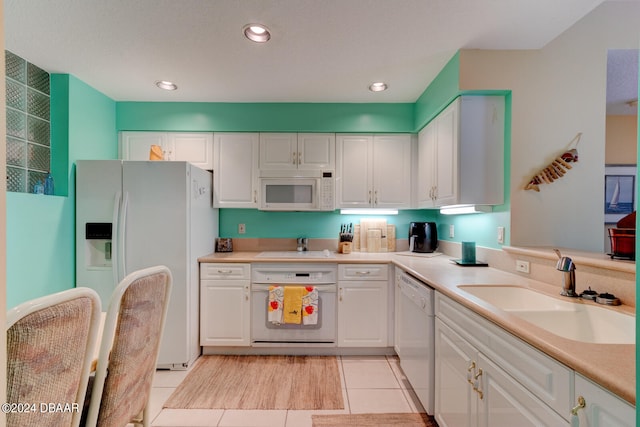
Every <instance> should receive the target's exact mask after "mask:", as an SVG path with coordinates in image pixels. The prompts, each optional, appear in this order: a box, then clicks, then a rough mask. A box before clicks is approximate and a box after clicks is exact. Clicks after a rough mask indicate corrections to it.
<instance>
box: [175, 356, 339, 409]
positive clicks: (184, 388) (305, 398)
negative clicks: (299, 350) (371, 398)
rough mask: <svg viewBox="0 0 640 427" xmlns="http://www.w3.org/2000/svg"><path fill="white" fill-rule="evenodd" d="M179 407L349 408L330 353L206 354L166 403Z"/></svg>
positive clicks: (336, 363) (336, 367) (335, 363)
mask: <svg viewBox="0 0 640 427" xmlns="http://www.w3.org/2000/svg"><path fill="white" fill-rule="evenodd" d="M164 407H165V408H173V409H305V410H316V409H344V402H343V400H342V388H341V383H340V371H339V369H338V362H337V359H336V358H335V357H327V356H233V355H231V356H202V357H200V358H199V359H198V360H197V361H196V363H195V364H194V366H193V368H192V370H191V372H190V373H189V375H187V377H186V378H185V380H184V381H183V382H182V383H181V384H180V386H178V388H176V390H175V391H174V392H173V394H172V395H171V396H170V397H169V399H168V400H167V401H166V402H165V404H164Z"/></svg>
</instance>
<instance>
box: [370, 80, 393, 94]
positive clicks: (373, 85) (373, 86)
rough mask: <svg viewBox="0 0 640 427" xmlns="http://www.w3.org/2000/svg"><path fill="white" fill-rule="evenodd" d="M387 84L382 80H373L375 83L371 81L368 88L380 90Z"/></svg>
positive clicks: (374, 90) (384, 88) (375, 90)
mask: <svg viewBox="0 0 640 427" xmlns="http://www.w3.org/2000/svg"><path fill="white" fill-rule="evenodd" d="M387 87H388V86H387V84H386V83H384V82H375V83H371V86H369V90H370V91H371V92H382V91H383V90H387Z"/></svg>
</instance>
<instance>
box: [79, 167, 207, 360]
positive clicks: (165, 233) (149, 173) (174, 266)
mask: <svg viewBox="0 0 640 427" xmlns="http://www.w3.org/2000/svg"><path fill="white" fill-rule="evenodd" d="M212 200H213V197H212V174H211V172H210V171H205V170H203V169H200V168H198V167H196V166H193V165H192V164H190V163H188V162H163V161H157V162H151V161H122V160H79V161H77V163H76V286H86V287H89V288H93V289H95V290H96V291H97V292H98V294H99V295H100V297H101V299H102V306H103V307H104V309H105V310H106V307H107V305H108V304H109V299H110V297H111V293H112V292H113V290H114V288H115V286H116V285H117V284H118V283H119V281H120V280H122V278H123V277H125V276H126V275H127V274H129V273H131V272H133V271H135V270H138V269H142V268H146V267H150V266H153V265H158V264H163V265H166V266H167V267H169V269H170V270H171V273H172V275H173V289H172V291H171V300H170V302H169V310H168V314H167V320H166V323H165V329H164V335H163V338H162V343H161V346H160V355H159V357H158V368H169V369H186V368H187V367H188V366H189V365H190V364H191V363H192V362H193V361H194V360H195V359H196V358H197V357H198V356H199V354H200V343H199V308H200V304H199V295H200V293H199V289H200V286H199V277H198V261H197V260H198V257H200V256H203V255H206V254H208V253H211V252H213V251H214V241H215V238H216V236H217V234H218V210H217V209H214V208H213V203H212Z"/></svg>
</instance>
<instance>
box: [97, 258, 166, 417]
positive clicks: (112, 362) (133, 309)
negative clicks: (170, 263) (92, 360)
mask: <svg viewBox="0 0 640 427" xmlns="http://www.w3.org/2000/svg"><path fill="white" fill-rule="evenodd" d="M172 282H173V279H172V276H171V272H170V271H169V269H168V268H167V267H164V266H156V267H151V268H147V269H144V270H139V271H136V272H133V273H131V274H129V275H128V276H127V277H125V278H124V279H123V280H122V282H120V284H119V285H118V286H117V287H116V289H115V291H114V292H113V295H112V297H111V302H110V303H109V310H108V311H107V317H106V320H105V324H104V332H103V335H102V343H101V345H100V355H99V358H98V365H97V367H96V374H95V380H94V382H93V387H92V389H91V397H90V404H89V411H88V414H87V420H86V425H87V426H102V427H122V426H125V425H127V423H133V424H136V425H143V426H149V425H150V424H151V420H150V419H149V397H150V394H151V385H152V382H153V375H154V374H155V370H156V363H157V359H158V352H159V348H160V341H161V339H162V331H163V329H164V323H165V318H166V315H167V307H168V305H169V297H170V295H171V286H172Z"/></svg>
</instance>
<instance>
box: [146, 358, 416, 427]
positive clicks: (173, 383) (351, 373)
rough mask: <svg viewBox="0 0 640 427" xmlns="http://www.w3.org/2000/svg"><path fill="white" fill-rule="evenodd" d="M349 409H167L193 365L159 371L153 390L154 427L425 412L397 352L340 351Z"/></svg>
mask: <svg viewBox="0 0 640 427" xmlns="http://www.w3.org/2000/svg"><path fill="white" fill-rule="evenodd" d="M338 362H339V363H338V366H339V368H340V376H341V379H342V393H343V397H344V404H345V409H344V410H325V411H299V410H297V411H294V410H291V411H287V410H272V411H263V410H253V411H248V410H223V409H162V405H163V403H164V402H165V401H166V400H167V399H168V398H169V396H170V395H171V393H173V390H174V389H175V388H176V387H177V386H178V385H179V384H180V382H181V381H182V380H184V378H185V377H186V376H187V374H188V371H158V372H157V373H156V375H155V380H154V384H153V390H152V392H151V414H152V419H153V422H152V425H153V426H154V427H214V426H216V427H217V426H220V427H223V426H225V427H228V426H229V427H230V426H242V427H259V426H265V427H311V415H312V414H330V413H352V414H357V413H375V412H424V409H423V408H422V405H420V402H419V401H418V399H417V397H416V395H415V393H414V392H413V390H412V389H411V386H410V385H409V383H408V381H407V380H406V377H405V376H404V373H403V372H402V369H401V368H400V363H399V360H398V358H397V357H395V356H367V357H361V356H339V357H338Z"/></svg>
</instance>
